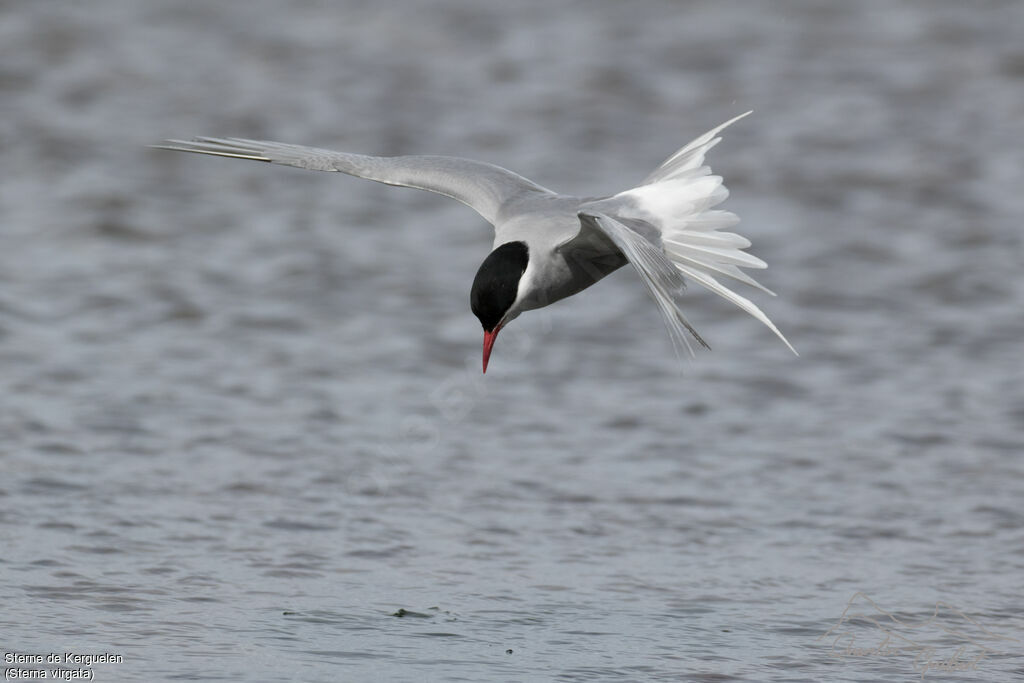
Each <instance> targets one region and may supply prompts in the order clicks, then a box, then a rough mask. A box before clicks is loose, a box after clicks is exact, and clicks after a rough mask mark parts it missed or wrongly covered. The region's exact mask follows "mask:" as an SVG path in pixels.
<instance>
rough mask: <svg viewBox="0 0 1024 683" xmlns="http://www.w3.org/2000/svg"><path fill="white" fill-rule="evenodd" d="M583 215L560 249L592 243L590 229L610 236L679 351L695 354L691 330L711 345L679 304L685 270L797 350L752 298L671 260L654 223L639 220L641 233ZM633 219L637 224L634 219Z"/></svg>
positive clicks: (605, 218)
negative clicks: (649, 296)
mask: <svg viewBox="0 0 1024 683" xmlns="http://www.w3.org/2000/svg"><path fill="white" fill-rule="evenodd" d="M579 218H580V224H581V229H580V234H579V235H577V237H574V238H573V239H572V240H569V241H568V242H566V243H565V244H563V245H562V246H560V247H559V250H560V251H562V252H563V253H568V254H571V251H572V245H573V243H574V242H576V241H577V240H579V241H582V242H587V241H589V242H591V243H592V242H593V240H592V239H589V238H588V237H587V235H586V233H588V232H592V231H598V232H599V233H600V234H601V235H603V236H605V237H607V238H608V239H609V240H610V241H611V242H612V244H614V245H615V247H616V248H617V249H618V250H619V251H620V252H621V253H622V255H623V256H625V257H626V260H627V261H629V263H630V264H631V265H632V266H633V268H635V269H636V271H637V273H638V274H639V275H640V280H641V281H642V282H643V283H644V285H645V286H646V287H647V291H648V292H650V294H651V296H652V297H653V298H654V301H655V303H656V304H657V305H658V310H660V311H661V314H662V317H663V318H664V320H665V324H666V326H667V327H668V332H669V337H671V339H672V345H673V347H674V348H676V350H677V352H678V349H679V348H680V347H683V348H685V349H686V351H687V352H688V353H689V354H690V355H691V356H692V355H693V347H692V346H691V345H690V342H689V340H688V339H687V338H686V335H685V334H684V332H689V333H690V335H692V336H693V338H694V339H696V340H697V342H698V343H699V344H700V345H701V346H703V347H705V348H710V347H709V346H708V344H707V342H705V341H704V339H702V338H701V336H700V335H699V334H698V333H697V331H696V330H695V329H694V328H693V326H692V325H691V324H690V323H689V321H688V320H687V319H686V317H685V316H684V315H683V312H682V309H681V308H680V305H679V298H680V295H681V294H682V291H683V289H684V288H685V287H686V281H685V279H684V278H683V273H684V272H685V273H686V274H687V275H689V276H690V277H691V278H693V279H694V280H696V281H697V282H699V283H700V284H702V285H704V286H705V287H707V288H708V289H711V290H712V291H713V292H715V293H717V294H719V295H721V296H723V297H725V298H726V299H728V300H729V301H732V302H733V303H734V304H736V305H737V306H739V307H740V308H742V309H743V310H745V311H747V312H748V313H750V314H751V315H753V316H754V317H755V318H757V319H758V320H760V321H761V322H763V323H764V324H765V325H767V326H768V327H769V328H770V329H771V330H772V331H773V332H775V334H777V335H778V336H779V338H780V339H782V341H783V343H785V344H786V346H788V347H789V349H790V350H791V351H793V353H796V350H795V349H793V347H792V346H791V345H790V343H789V342H788V341H787V340H786V338H785V337H784V336H783V335H782V333H781V332H779V330H778V328H776V327H775V325H774V324H773V323H772V322H771V320H769V319H768V317H767V316H766V315H765V314H764V313H762V312H761V309H759V308H758V307H757V306H756V305H754V304H753V303H752V302H751V301H750V300H748V299H746V298H744V297H742V296H740V295H738V294H736V293H735V292H732V291H731V290H729V289H727V288H725V287H723V286H722V285H721V284H719V283H718V282H717V281H716V280H715V279H714V278H713V277H711V276H710V275H707V274H705V273H702V272H700V271H697V270H694V269H690V270H684V269H681V268H680V267H679V264H677V263H674V262H673V261H672V260H670V259H669V257H668V256H667V255H666V253H665V251H664V249H663V247H662V246H661V245H660V244H659V243H658V241H657V237H656V235H655V234H654V231H652V230H649V229H645V228H650V226H648V225H644V224H643V223H642V222H637V223H636V226H637V228H638V230H643V232H644V233H646V234H641V232H639V231H638V230H633V229H631V228H630V227H628V226H627V225H625V224H624V223H622V222H621V221H620V220H618V219H616V218H614V217H612V216H609V215H607V214H603V213H600V212H597V211H593V210H584V211H581V212H580V213H579ZM627 220H628V219H627ZM629 222H630V223H634V221H629Z"/></svg>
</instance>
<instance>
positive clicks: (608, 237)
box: [154, 112, 796, 373]
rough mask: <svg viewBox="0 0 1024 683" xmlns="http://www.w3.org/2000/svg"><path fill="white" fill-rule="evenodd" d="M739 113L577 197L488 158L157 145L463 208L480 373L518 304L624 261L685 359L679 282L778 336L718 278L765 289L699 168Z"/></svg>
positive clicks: (592, 278) (540, 301)
mask: <svg viewBox="0 0 1024 683" xmlns="http://www.w3.org/2000/svg"><path fill="white" fill-rule="evenodd" d="M750 113H751V112H746V113H745V114H741V115H740V116H737V117H736V118H734V119H732V120H730V121H726V122H725V123H723V124H722V125H720V126H718V127H716V128H713V129H712V130H710V131H708V132H707V133H705V134H704V135H701V136H700V137H698V138H697V139H696V140H694V141H693V142H691V143H689V144H688V145H686V146H685V147H683V148H682V149H680V150H679V151H678V152H676V153H675V154H673V155H672V156H670V157H669V158H668V159H666V160H665V161H664V163H662V164H661V166H659V167H658V168H657V169H655V170H654V172H652V173H651V174H650V175H648V176H647V177H646V178H645V179H644V180H643V181H642V182H641V183H640V184H639V185H638V186H636V187H633V188H631V189H628V190H625V191H623V192H619V193H618V194H615V195H611V196H605V197H597V198H581V197H573V196H569V195H564V194H559V193H557V192H552V191H551V190H548V189H547V188H544V187H541V186H540V185H538V184H537V183H535V182H533V181H531V180H528V179H526V178H524V177H522V176H520V175H518V174H516V173H513V172H512V171H509V170H506V169H504V168H501V167H500V166H495V165H493V164H489V163H485V162H481V161H473V160H470V159H462V158H457V157H445V156H397V157H377V156H367V155H363V154H350V153H346V152H334V151H330V150H326V149H317V148H314V147H304V146H301V145H290V144H284V143H280V142H269V141H263V140H248V139H244V138H216V137H197V138H194V139H192V140H191V141H186V140H166V141H165V142H164V143H163V144H160V145H154V147H157V148H159V149H170V150H176V151H181V152H195V153H198V154H211V155H214V156H221V157H231V158H235V159H252V160H255V161H265V162H269V163H275V164H284V165H287V166H296V167H298V168H304V169H309V170H313V171H336V172H341V173H347V174H348V175H352V176H356V177H359V178H366V179H368V180H374V181H377V182H379V183H385V184H388V185H398V186H402V187H412V188H416V189H420V190H427V191H429V192H436V193H438V194H441V195H444V196H446V197H451V198H452V199H457V200H458V201H460V202H462V203H463V204H466V205H467V206H469V207H470V208H472V209H474V210H475V211H476V212H477V213H479V214H480V215H481V216H483V217H484V219H485V220H487V222H488V223H490V224H491V225H492V226H494V244H493V247H492V250H491V253H490V254H488V255H487V258H485V259H484V261H483V263H482V264H481V265H480V268H479V270H478V271H477V273H476V277H475V278H474V279H473V286H472V288H471V290H470V295H469V299H470V308H471V309H472V311H473V314H474V315H476V317H477V318H478V319H479V320H480V324H481V325H482V326H483V331H484V342H483V371H484V372H485V373H486V372H487V364H488V361H489V360H490V356H491V349H492V348H493V347H494V342H495V339H497V337H498V332H500V331H501V330H502V329H503V328H504V327H505V326H506V325H508V324H509V323H510V322H511V321H513V320H515V319H516V318H517V317H518V316H519V315H520V314H521V313H523V312H524V311H529V310H533V309H537V308H541V307H544V306H547V305H549V304H552V303H554V302H556V301H559V300H561V299H564V298H566V297H568V296H572V295H573V294H576V293H577V292H580V291H582V290H584V289H586V288H587V287H590V286H591V285H592V284H594V283H595V282H597V281H598V280H600V279H602V278H604V277H605V276H606V275H608V274H609V273H611V272H613V271H615V270H617V269H618V268H620V267H622V266H624V265H626V264H627V263H628V264H630V265H631V266H633V268H634V269H636V272H637V273H638V274H639V276H640V280H641V281H642V282H643V283H644V285H645V286H646V287H647V290H648V292H649V293H650V294H651V296H652V297H653V298H654V301H655V302H656V303H657V305H658V308H659V310H660V311H661V314H662V316H663V318H664V320H665V323H666V325H667V327H668V332H669V336H670V338H671V340H672V345H673V348H674V349H675V350H676V353H677V355H678V354H679V350H680V348H681V347H682V348H685V349H686V351H687V352H688V353H689V354H690V355H691V356H692V355H693V347H692V346H691V344H690V341H689V339H687V336H686V335H687V333H689V335H690V336H692V337H693V339H695V340H696V341H697V343H699V344H700V345H701V346H703V347H705V348H710V347H709V346H708V344H707V342H705V341H704V339H703V338H702V337H701V336H700V335H699V334H698V333H697V331H696V330H695V329H694V328H693V326H692V325H691V324H690V323H689V322H688V321H687V319H686V318H685V316H684V315H683V311H682V308H681V293H682V291H683V288H684V287H685V284H686V279H687V278H689V279H691V280H693V281H694V282H696V283H698V284H700V285H702V286H704V287H706V288H707V289H710V290H711V291H712V292H715V293H716V294H718V295H720V296H722V297H724V298H725V299H727V300H729V301H731V302H732V303H734V304H735V305H737V306H739V307H740V308H741V309H743V310H744V311H746V312H747V313H749V314H750V315H752V316H753V317H755V318H757V319H758V320H760V321H761V322H762V323H764V324H765V325H766V326H768V328H769V329H771V331H772V332H774V333H775V334H776V335H778V337H779V338H780V339H781V340H782V341H783V343H785V344H786V346H787V347H789V349H790V350H791V351H793V353H796V350H795V349H794V348H793V346H792V345H791V344H790V343H789V342H788V341H787V340H786V338H785V336H783V334H782V333H781V332H780V331H779V330H778V328H777V327H775V325H774V324H773V323H772V322H771V320H769V319H768V316H766V315H765V314H764V313H763V312H762V311H761V309H759V308H758V307H757V306H756V305H754V303H753V302H751V301H750V300H749V299H747V298H745V297H743V296H741V295H739V294H737V293H736V292H734V291H732V290H731V289H729V288H728V287H726V286H725V285H723V284H722V283H721V282H719V280H718V278H719V277H726V278H730V279H732V280H736V281H738V282H742V283H744V284H746V285H750V286H752V287H756V288H758V289H760V290H762V291H764V292H766V293H768V294H770V295H772V296H774V293H773V292H771V291H770V290H768V289H767V288H765V287H763V286H762V285H761V284H760V283H758V282H757V281H756V280H754V279H753V278H752V277H750V276H749V275H747V274H746V273H745V272H743V271H742V270H740V269H741V268H765V267H766V264H765V262H764V261H762V260H761V259H759V258H757V257H756V256H753V255H752V254H750V253H748V252H746V251H744V249H746V248H747V247H749V246H750V240H748V239H747V238H745V237H743V236H741V235H739V234H737V233H734V232H727V231H726V229H727V228H730V227H732V226H734V225H736V224H737V223H738V222H739V218H738V217H737V216H736V215H735V214H733V213H731V212H728V211H722V210H719V209H715V208H714V207H715V206H717V205H718V204H719V203H721V202H722V201H723V200H724V199H725V198H726V197H727V196H728V194H729V193H728V190H726V188H725V186H724V185H723V183H722V178H721V177H720V176H716V175H712V174H711V169H710V168H709V167H707V166H705V165H704V157H705V155H706V154H707V152H708V151H709V150H710V149H711V148H712V147H714V146H715V145H717V144H718V143H719V141H720V140H721V138H720V137H719V136H718V134H719V133H720V132H721V131H722V130H723V129H724V128H726V127H727V126H729V125H730V124H732V123H735V122H736V121H738V120H739V119H741V118H743V117H745V116H747V115H748V114H750Z"/></svg>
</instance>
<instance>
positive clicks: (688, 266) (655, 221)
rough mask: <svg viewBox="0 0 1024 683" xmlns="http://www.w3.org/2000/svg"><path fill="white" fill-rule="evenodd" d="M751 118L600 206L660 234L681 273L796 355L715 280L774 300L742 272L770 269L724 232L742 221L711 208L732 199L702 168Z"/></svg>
mask: <svg viewBox="0 0 1024 683" xmlns="http://www.w3.org/2000/svg"><path fill="white" fill-rule="evenodd" d="M749 113H750V112H747V113H746V114H742V115H740V116H737V117H736V118H734V119H732V120H731V121H727V122H725V123H723V124H722V125H720V126H718V127H717V128H715V129H713V130H710V131H708V132H707V133H705V134H704V135H702V136H700V137H699V138H697V139H696V140H694V141H693V142H691V143H690V144H688V145H686V146H685V147H683V148H682V149H680V150H679V151H678V152H676V153H675V154H673V155H672V156H670V157H669V158H668V159H666V160H665V162H664V163H663V164H662V165H661V166H659V167H658V168H657V169H656V170H655V171H654V172H653V173H651V175H649V176H648V177H647V178H646V179H645V181H644V184H643V185H640V186H639V187H634V188H632V189H629V190H626V191H625V192H620V193H619V194H617V195H615V196H613V197H609V198H608V199H606V200H603V201H601V202H598V203H597V204H598V205H599V206H601V208H602V209H603V210H605V211H607V212H608V213H609V214H611V215H614V216H615V217H617V218H619V219H628V220H639V221H643V222H645V223H648V224H650V225H653V226H654V227H655V228H657V229H658V230H659V231H660V233H661V241H662V248H663V250H664V252H665V254H666V256H668V258H669V260H670V261H672V263H673V264H674V265H675V266H676V268H678V269H679V271H680V272H681V273H683V274H684V275H685V276H687V277H689V278H691V279H693V280H694V281H695V282H698V283H699V284H701V285H703V286H704V287H706V288H707V289H710V290H711V291H712V292H714V293H715V294H718V295H719V296H721V297H723V298H725V299H727V300H728V301H731V302H732V303H734V304H735V305H737V306H739V307H740V308H742V309H743V310H744V311H746V312H747V313H749V314H750V315H752V316H753V317H755V318H757V319H758V320H760V321H761V322H762V323H764V324H765V325H766V326H767V327H768V328H769V329H770V330H771V331H772V332H774V333H775V334H777V335H778V336H779V338H780V339H782V341H783V342H784V343H785V344H786V346H788V347H789V349H790V350H791V351H793V353H796V350H795V349H793V346H792V345H791V344H790V343H789V342H788V341H787V340H786V338H785V337H784V336H783V335H782V333H781V332H779V330H778V328H776V327H775V325H774V324H772V322H771V320H769V319H768V316H766V315H765V314H764V313H763V312H762V311H761V309H759V308H758V307H757V306H755V305H754V304H753V303H752V302H751V301H750V300H749V299H746V298H745V297H742V296H740V295H739V294H736V293H735V292H733V291H732V290H731V289H729V288H728V287H726V286H725V285H723V284H722V283H720V282H719V281H718V280H717V279H715V276H716V275H722V276H725V277H729V278H732V279H733V280H736V281H738V282H742V283H744V284H747V285H750V286H752V287H756V288H758V289H760V290H762V291H764V292H767V293H768V294H771V295H773V296H774V293H773V292H772V291H771V290H769V289H768V288H766V287H764V286H763V285H761V284H760V283H759V282H757V280H755V279H754V278H752V277H750V276H749V275H747V274H746V273H744V272H743V271H741V270H740V268H757V269H761V268H765V267H767V264H766V263H765V262H764V261H762V260H761V259H759V258H757V257H756V256H754V255H752V254H749V253H747V252H745V251H743V249H745V248H747V247H749V246H750V240H748V239H747V238H746V237H744V236H742V235H739V234H737V233H734V232H722V230H724V229H726V228H731V227H732V226H734V225H736V224H737V223H738V222H739V218H737V217H736V215H735V214H733V213H731V212H729V211H721V210H716V209H714V208H713V207H715V206H717V205H718V204H720V203H721V202H722V201H724V200H725V199H726V198H727V197H728V196H729V191H728V190H727V189H726V187H725V185H723V184H722V178H721V177H720V176H717V175H712V174H711V169H710V168H708V167H707V166H704V157H705V155H706V154H707V152H708V150H710V149H711V148H712V147H714V146H715V145H716V144H718V142H719V141H720V140H721V138H719V137H717V135H718V133H719V132H720V131H721V130H722V129H723V128H725V127H726V126H728V125H729V124H731V123H734V122H735V121H738V120H739V119H741V118H743V117H744V116H747V114H749Z"/></svg>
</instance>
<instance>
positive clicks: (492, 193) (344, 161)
mask: <svg viewBox="0 0 1024 683" xmlns="http://www.w3.org/2000/svg"><path fill="white" fill-rule="evenodd" d="M154 147H156V148H158V149H171V150H176V151H179V152H195V153H197V154H211V155H213V156H221V157H231V158H234V159H252V160H255V161H266V162H270V163H275V164H285V165H287V166H295V167H297V168H305V169H309V170H311V171H338V172H341V173H347V174H349V175H353V176H357V177H359V178H366V179H368V180H375V181H377V182H379V183H385V184H388V185H400V186H403V187H413V188H416V189H419V190H427V191H428V192H436V193H437V194H442V195H444V196H446V197H451V198H452V199H457V200H459V201H460V202H462V203H463V204H466V205H467V206H469V207H470V208H472V209H474V210H475V211H476V212H477V213H479V214H480V215H481V216H483V217H484V218H485V219H487V221H488V222H490V223H491V224H492V225H493V224H494V222H495V219H496V218H497V215H498V211H499V210H500V208H501V206H502V205H503V204H504V203H505V202H507V201H509V200H510V199H513V198H515V197H518V196H520V195H522V194H525V193H551V192H550V190H547V189H545V188H543V187H541V186H540V185H538V184H536V183H534V182H532V181H530V180H527V179H526V178H524V177H522V176H521V175H518V174H516V173H513V172H512V171H509V170H506V169H504V168H501V167H500V166H495V165H494V164H488V163H484V162H482V161H472V160H470V159H460V158H458V157H443V156H400V157H374V156H366V155H363V154H348V153H346V152H333V151H331V150H328V149H317V148H315V147H303V146H302V145H288V144H284V143H281V142H269V141H265V140H246V139H243V138H208V137H199V138H195V139H193V140H167V141H166V142H164V144H162V145H154Z"/></svg>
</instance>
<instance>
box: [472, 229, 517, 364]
mask: <svg viewBox="0 0 1024 683" xmlns="http://www.w3.org/2000/svg"><path fill="white" fill-rule="evenodd" d="M528 261H529V249H527V247H526V243H525V242H506V243H505V244H502V245H500V246H498V247H497V248H496V249H495V250H494V251H492V252H491V253H490V254H488V255H487V258H485V259H484V262H483V263H481V264H480V270H478V271H477V272H476V277H475V278H474V279H473V288H472V289H471V290H470V293H469V305H470V307H471V308H472V309H473V315H475V316H476V317H477V318H478V319H479V320H480V324H481V325H483V328H484V372H487V361H488V360H489V359H490V357H491V349H492V348H493V347H494V340H495V339H497V338H498V332H499V331H501V328H502V327H504V326H505V324H506V323H508V322H509V321H511V320H512V319H513V318H515V317H516V315H518V312H517V311H514V310H513V305H514V304H515V303H516V299H517V297H518V295H519V281H520V280H521V279H522V277H523V273H525V272H526V266H527V263H528Z"/></svg>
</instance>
